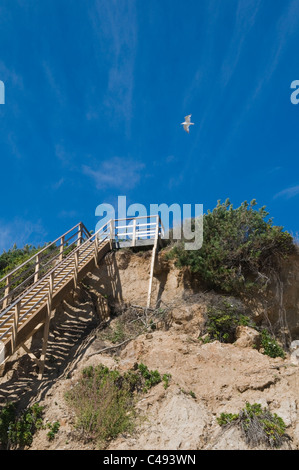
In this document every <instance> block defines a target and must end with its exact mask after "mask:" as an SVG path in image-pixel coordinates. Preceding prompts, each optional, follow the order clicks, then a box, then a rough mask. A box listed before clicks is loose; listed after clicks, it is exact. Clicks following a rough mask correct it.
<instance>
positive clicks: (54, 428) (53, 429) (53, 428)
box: [47, 421, 60, 441]
mask: <svg viewBox="0 0 299 470" xmlns="http://www.w3.org/2000/svg"><path fill="white" fill-rule="evenodd" d="M47 428H48V429H49V431H48V433H47V438H48V440H49V441H53V440H54V438H55V436H56V434H57V433H58V431H59V428H60V423H59V421H55V422H54V423H47Z"/></svg>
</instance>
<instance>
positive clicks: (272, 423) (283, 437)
mask: <svg viewBox="0 0 299 470" xmlns="http://www.w3.org/2000/svg"><path fill="white" fill-rule="evenodd" d="M217 421H218V424H219V425H220V426H223V427H228V426H237V427H238V428H239V429H240V430H241V432H242V434H243V436H244V438H245V441H246V443H247V444H248V445H249V446H252V447H256V446H259V445H265V446H267V447H270V448H279V447H281V446H282V445H283V443H285V442H287V441H289V440H290V436H289V435H288V434H286V433H285V430H286V425H285V423H284V421H283V419H282V418H281V417H279V416H278V415H277V414H276V413H274V414H272V413H271V412H270V411H269V410H268V409H267V408H262V406H261V405H260V404H258V403H254V404H253V405H251V404H250V403H248V402H247V403H246V406H245V408H243V409H242V410H241V411H240V413H239V414H227V413H221V415H220V417H219V418H217Z"/></svg>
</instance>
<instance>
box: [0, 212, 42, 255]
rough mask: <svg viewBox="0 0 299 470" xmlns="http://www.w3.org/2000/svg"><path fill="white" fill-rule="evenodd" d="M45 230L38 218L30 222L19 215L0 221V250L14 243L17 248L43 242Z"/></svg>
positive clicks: (8, 247) (6, 248) (10, 246)
mask: <svg viewBox="0 0 299 470" xmlns="http://www.w3.org/2000/svg"><path fill="white" fill-rule="evenodd" d="M46 236H47V232H46V230H45V229H44V227H43V225H42V223H41V221H40V220H37V221H36V222H32V221H29V220H25V219H23V218H20V217H16V218H15V219H13V220H11V221H9V222H6V221H3V220H1V221H0V252H2V251H3V250H6V251H7V250H9V249H10V248H12V247H13V245H14V244H16V245H17V247H18V248H22V247H23V246H24V245H26V244H27V243H28V244H31V245H34V246H38V245H39V244H41V245H42V244H43V243H45V237H46Z"/></svg>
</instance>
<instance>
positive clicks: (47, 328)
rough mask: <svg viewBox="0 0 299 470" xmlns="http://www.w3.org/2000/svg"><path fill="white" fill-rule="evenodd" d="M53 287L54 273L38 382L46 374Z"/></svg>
mask: <svg viewBox="0 0 299 470" xmlns="http://www.w3.org/2000/svg"><path fill="white" fill-rule="evenodd" d="M53 287H54V272H52V273H51V274H50V279H49V291H48V301H47V313H46V321H45V326H44V339H43V347H42V353H41V356H40V359H39V360H40V367H39V374H38V380H41V378H42V376H43V373H44V369H45V359H46V352H47V347H48V339H49V329H50V320H51V312H52V297H53Z"/></svg>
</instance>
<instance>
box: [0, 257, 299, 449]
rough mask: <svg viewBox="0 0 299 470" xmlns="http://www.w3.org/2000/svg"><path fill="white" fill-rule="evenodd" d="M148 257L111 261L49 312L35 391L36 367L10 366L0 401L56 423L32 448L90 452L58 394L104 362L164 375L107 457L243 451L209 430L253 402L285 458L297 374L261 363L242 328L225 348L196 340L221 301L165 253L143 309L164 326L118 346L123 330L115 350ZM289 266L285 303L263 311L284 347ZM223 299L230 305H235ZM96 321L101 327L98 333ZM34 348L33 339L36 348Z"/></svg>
mask: <svg viewBox="0 0 299 470" xmlns="http://www.w3.org/2000/svg"><path fill="white" fill-rule="evenodd" d="M150 256H151V252H148V253H146V252H145V253H135V254H133V253H132V252H130V251H129V250H122V251H119V252H116V253H112V254H109V255H108V256H106V258H105V259H104V260H103V261H102V263H101V265H100V266H99V268H98V269H96V270H95V271H94V272H93V273H91V274H89V275H88V276H87V277H86V279H85V280H84V283H83V284H82V286H81V288H80V289H79V290H78V291H77V292H76V293H75V295H74V296H73V297H70V298H69V299H67V300H66V301H65V302H64V303H63V304H62V305H61V306H60V307H59V309H57V311H56V312H55V316H54V318H53V321H52V323H51V337H50V342H49V351H48V358H49V364H48V365H49V367H48V372H47V373H46V375H45V378H44V380H43V382H42V383H40V384H38V385H37V386H35V385H34V384H35V383H36V376H35V372H34V367H33V366H32V363H31V362H30V361H29V360H28V358H27V357H25V356H24V357H23V356H21V357H19V360H18V361H12V364H11V367H10V370H8V371H7V372H6V374H5V376H4V377H3V378H2V379H1V381H0V394H1V395H0V396H2V397H8V396H10V393H11V392H12V390H14V393H15V394H16V395H18V396H19V398H21V399H22V403H23V405H24V406H25V405H27V404H28V403H33V402H36V401H39V403H40V404H41V405H43V406H45V419H46V420H48V421H49V422H53V421H59V422H60V429H59V432H58V433H57V435H56V437H55V439H54V441H52V442H49V441H48V440H47V438H46V431H44V430H41V431H39V432H38V434H37V435H36V436H35V438H34V441H33V445H32V448H33V449H80V448H82V449H88V448H93V444H92V443H91V442H88V443H84V442H83V441H82V440H80V439H78V436H76V435H75V434H74V416H73V414H72V411H71V410H70V409H69V408H68V407H67V404H66V401H65V398H64V394H65V392H66V391H67V390H68V389H69V388H70V387H72V386H73V385H74V384H76V383H77V381H78V380H79V377H80V374H81V370H82V368H83V367H86V366H88V365H97V364H99V363H102V364H105V365H107V366H108V367H110V368H115V369H117V370H119V371H120V372H124V371H127V370H129V369H131V368H132V367H133V366H134V364H135V363H140V362H143V363H144V364H146V365H147V366H148V368H149V369H151V370H158V371H159V372H160V373H161V374H171V379H170V382H169V386H168V387H167V388H166V389H165V388H164V387H163V385H162V384H158V385H157V386H155V387H153V388H152V389H150V391H149V392H148V393H147V394H145V395H144V396H143V397H142V399H140V400H139V401H138V402H137V404H136V408H137V411H138V416H139V417H140V418H141V419H140V421H139V424H138V425H137V428H136V430H135V431H134V432H132V433H130V434H127V435H122V436H119V437H118V438H116V439H115V440H113V441H111V442H109V444H108V449H109V450H113V449H149V450H151V449H161V450H163V449H172V450H174V449H181V450H185V449H186V450H187V449H188V450H195V449H247V448H248V446H247V444H246V443H245V441H244V439H243V437H242V435H241V434H240V432H239V431H238V429H237V428H233V427H232V428H230V429H227V430H226V431H224V430H223V429H222V428H221V427H220V426H219V424H218V422H217V417H218V416H219V415H220V413H223V412H225V413H238V412H239V411H240V410H241V409H242V408H244V406H245V404H246V402H249V403H260V404H261V405H262V406H263V407H268V408H269V410H270V411H271V412H272V413H277V414H278V415H279V416H280V417H282V418H283V420H284V422H285V424H286V425H287V430H286V432H287V433H288V434H289V435H290V436H291V438H292V441H291V442H290V445H291V447H292V449H299V411H298V392H297V391H298V379H299V369H298V366H297V365H296V364H294V362H293V361H292V358H291V355H290V354H287V356H286V358H285V359H281V358H275V359H273V358H270V357H269V356H266V355H265V354H263V353H262V351H261V350H260V351H259V350H258V349H257V348H254V347H253V345H254V341H255V340H254V339H253V338H252V336H251V335H252V331H251V330H250V329H248V328H245V327H244V328H240V329H239V332H238V340H237V341H236V342H235V343H233V344H223V343H220V342H219V341H214V342H211V343H206V344H204V343H203V342H201V341H199V336H201V334H202V332H203V326H204V323H205V315H206V312H207V308H208V305H210V304H211V303H213V302H217V299H218V297H219V296H217V294H215V293H213V292H204V291H203V290H202V288H201V286H200V285H198V284H197V283H196V282H194V281H193V280H192V278H191V276H190V275H189V274H188V271H187V270H178V269H177V268H175V267H174V266H173V265H172V264H171V263H168V262H166V261H165V259H164V257H163V253H161V254H160V255H159V259H158V262H157V264H156V269H155V276H154V280H153V290H152V302H151V306H152V307H153V308H155V307H156V306H157V307H160V308H161V309H162V310H167V315H168V317H167V322H165V321H164V322H163V321H160V322H159V321H158V322H157V325H156V328H155V329H154V330H149V331H147V332H141V333H140V334H139V335H137V334H136V331H134V334H132V338H133V339H131V340H126V338H127V339H129V338H130V337H131V336H130V330H129V329H128V331H126V334H127V336H126V337H124V338H122V339H121V340H119V341H118V343H122V345H121V346H120V347H119V348H115V343H112V342H111V332H113V330H115V328H116V325H118V322H119V319H120V318H121V317H119V316H118V317H117V316H115V314H116V313H117V312H119V311H120V307H121V308H122V311H123V312H124V313H123V314H125V313H126V305H127V307H128V308H129V306H130V305H135V306H144V305H145V304H146V300H147V294H148V281H149V273H150V262H151V258H150ZM297 263H298V260H297V259H294V263H293V264H292V265H291V264H289V265H287V266H286V267H285V271H284V274H283V276H284V278H283V280H284V286H285V288H284V291H283V297H281V296H277V293H276V292H275V291H274V290H273V298H275V299H274V300H273V299H272V300H273V302H272V301H271V302H270V303H269V305H270V304H271V308H270V307H269V309H268V311H267V315H270V316H271V318H272V320H273V322H274V323H275V324H276V325H278V323H279V315H280V314H281V310H279V309H281V308H282V307H283V312H284V319H285V320H286V321H287V324H288V326H289V327H290V331H291V335H292V339H296V337H295V335H296V332H297V330H296V328H298V292H297V290H296V282H295V281H297V278H296V275H297V274H296V272H299V271H296V270H297V267H298V268H299V264H297ZM277 299H278V301H277ZM230 300H231V301H232V302H233V303H235V304H236V305H237V304H238V302H239V301H238V300H237V299H233V298H231V299H230ZM252 305H253V304H252ZM262 307H263V305H262V303H260V304H256V303H255V304H254V309H255V310H254V311H253V313H254V314H255V316H256V318H260V319H261V318H262V314H263V312H262V310H261V309H262ZM278 307H279V308H278ZM246 308H249V305H247V306H246ZM277 309H278V310H277ZM266 320H267V319H266ZM99 322H100V323H101V325H102V326H101V327H100V328H99V326H97V327H96V325H97V324H98V323H99ZM131 324H133V323H131ZM284 326H285V325H284ZM94 327H96V328H95V329H93V328H94ZM108 330H109V332H110V333H109V334H106V331H108ZM124 339H125V341H124ZM39 341H40V337H39V336H36V337H35V338H34V342H35V345H36V347H38V345H39ZM110 347H112V348H111V349H109V348H110ZM15 359H17V358H15ZM50 359H51V360H50ZM66 377H67V378H68V380H66ZM20 383H21V384H24V383H25V386H24V387H23V388H22V387H21V385H20ZM18 387H19V388H18ZM30 387H31V389H30V390H29V388H30ZM17 390H18V392H16V391H17Z"/></svg>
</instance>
